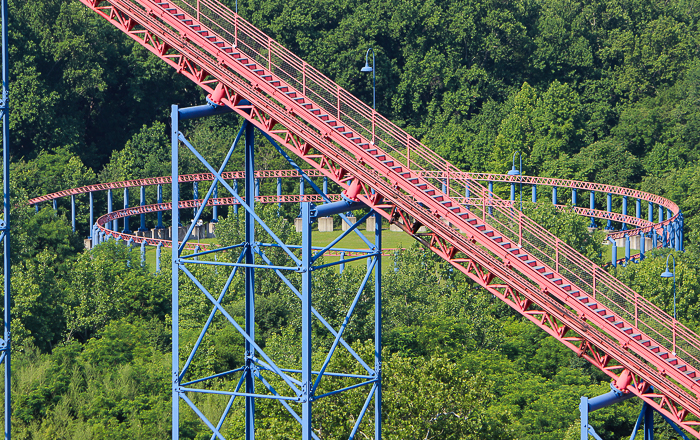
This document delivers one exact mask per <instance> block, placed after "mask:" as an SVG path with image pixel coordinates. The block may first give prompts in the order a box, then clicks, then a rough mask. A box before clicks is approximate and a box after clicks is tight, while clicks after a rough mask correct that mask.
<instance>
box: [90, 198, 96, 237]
mask: <svg viewBox="0 0 700 440" xmlns="http://www.w3.org/2000/svg"><path fill="white" fill-rule="evenodd" d="M89 197H90V229H92V227H93V226H94V225H95V207H94V204H93V197H92V191H90V193H89Z"/></svg>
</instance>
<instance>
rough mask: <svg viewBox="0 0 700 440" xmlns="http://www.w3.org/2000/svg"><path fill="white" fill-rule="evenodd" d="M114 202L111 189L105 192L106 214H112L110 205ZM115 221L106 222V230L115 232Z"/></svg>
mask: <svg viewBox="0 0 700 440" xmlns="http://www.w3.org/2000/svg"><path fill="white" fill-rule="evenodd" d="M113 202H114V195H113V194H112V188H110V189H108V190H107V214H111V213H112V203H113ZM116 222H117V221H116V220H114V221H112V222H107V229H109V230H112V231H116V230H117V229H118V228H115V226H116Z"/></svg>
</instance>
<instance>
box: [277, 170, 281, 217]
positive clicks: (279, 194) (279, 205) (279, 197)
mask: <svg viewBox="0 0 700 440" xmlns="http://www.w3.org/2000/svg"><path fill="white" fill-rule="evenodd" d="M281 209H282V178H281V177H278V178H277V215H279V213H280V210H281Z"/></svg>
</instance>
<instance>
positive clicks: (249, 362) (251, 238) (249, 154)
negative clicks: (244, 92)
mask: <svg viewBox="0 0 700 440" xmlns="http://www.w3.org/2000/svg"><path fill="white" fill-rule="evenodd" d="M244 124H245V201H246V203H247V204H248V206H250V207H251V209H255V208H254V207H255V190H256V184H255V183H256V180H255V127H254V126H253V125H252V124H250V123H249V122H245V123H244ZM245 241H246V249H245V263H246V264H248V265H251V266H252V265H254V264H255V254H254V252H253V247H252V246H253V243H255V219H254V218H253V216H252V214H251V212H250V211H248V210H246V211H245ZM245 332H246V334H247V335H248V337H249V338H250V340H249V339H246V341H245V373H244V376H245V392H246V393H248V394H255V377H254V376H253V369H254V368H255V362H254V359H255V348H254V347H253V344H252V343H251V340H252V341H255V269H254V268H253V267H250V266H249V267H246V268H245ZM245 438H246V440H254V439H255V398H254V397H252V396H247V397H246V398H245Z"/></svg>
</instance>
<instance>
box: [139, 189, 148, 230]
mask: <svg viewBox="0 0 700 440" xmlns="http://www.w3.org/2000/svg"><path fill="white" fill-rule="evenodd" d="M139 202H140V204H141V206H142V207H143V206H146V187H145V186H143V185H141V192H140V194H139ZM147 230H148V229H146V213H145V212H143V213H141V225H140V226H139V231H141V232H146V231H147Z"/></svg>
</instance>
